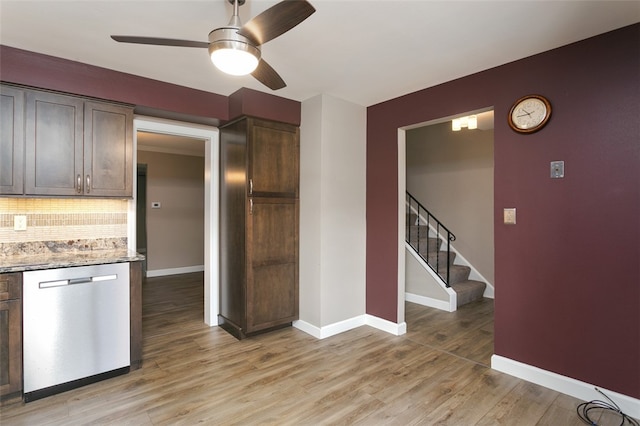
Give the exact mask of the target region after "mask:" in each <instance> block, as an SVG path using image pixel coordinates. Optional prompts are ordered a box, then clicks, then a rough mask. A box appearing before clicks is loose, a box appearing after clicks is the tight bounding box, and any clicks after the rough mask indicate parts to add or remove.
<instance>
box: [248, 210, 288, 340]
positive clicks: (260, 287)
mask: <svg viewBox="0 0 640 426" xmlns="http://www.w3.org/2000/svg"><path fill="white" fill-rule="evenodd" d="M248 208H249V212H248V241H247V258H248V261H247V332H249V333H252V332H255V331H259V330H262V329H266V328H271V327H275V326H278V325H284V324H287V323H290V322H292V321H294V320H296V319H298V201H297V200H296V199H292V198H279V199H276V198H253V199H251V200H250V202H249V206H248Z"/></svg>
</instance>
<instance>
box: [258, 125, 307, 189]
mask: <svg viewBox="0 0 640 426" xmlns="http://www.w3.org/2000/svg"><path fill="white" fill-rule="evenodd" d="M248 133H249V136H248V142H249V179H250V181H249V192H250V193H251V194H252V195H253V196H256V197H259V196H275V197H293V198H297V197H298V181H299V174H300V173H299V156H300V155H299V151H300V150H299V130H298V128H297V127H295V126H291V125H288V124H283V123H273V122H269V121H264V120H256V119H249V122H248Z"/></svg>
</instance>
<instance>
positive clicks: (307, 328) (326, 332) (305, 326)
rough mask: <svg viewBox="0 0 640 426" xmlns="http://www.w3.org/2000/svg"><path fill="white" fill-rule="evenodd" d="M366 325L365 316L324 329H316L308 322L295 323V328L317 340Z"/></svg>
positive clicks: (330, 325) (327, 326)
mask: <svg viewBox="0 0 640 426" xmlns="http://www.w3.org/2000/svg"><path fill="white" fill-rule="evenodd" d="M362 325H365V319H364V315H360V316H357V317H353V318H350V319H348V320H344V321H340V322H336V323H333V324H329V325H326V326H324V327H316V326H315V325H312V324H309V323H308V322H306V321H301V320H298V321H294V322H293V326H294V327H295V328H297V329H299V330H302V331H304V332H305V333H307V334H310V335H312V336H313V337H315V338H316V339H326V338H327V337H331V336H335V335H336V334H340V333H344V332H345V331H349V330H352V329H354V328H358V327H360V326H362Z"/></svg>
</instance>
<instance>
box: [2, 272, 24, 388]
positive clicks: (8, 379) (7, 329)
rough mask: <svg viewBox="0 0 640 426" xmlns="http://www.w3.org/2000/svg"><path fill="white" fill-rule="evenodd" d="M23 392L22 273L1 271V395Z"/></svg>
mask: <svg viewBox="0 0 640 426" xmlns="http://www.w3.org/2000/svg"><path fill="white" fill-rule="evenodd" d="M21 391H22V273H11V274H0V397H7V396H10V395H12V394H18V395H19V393H20V392H21Z"/></svg>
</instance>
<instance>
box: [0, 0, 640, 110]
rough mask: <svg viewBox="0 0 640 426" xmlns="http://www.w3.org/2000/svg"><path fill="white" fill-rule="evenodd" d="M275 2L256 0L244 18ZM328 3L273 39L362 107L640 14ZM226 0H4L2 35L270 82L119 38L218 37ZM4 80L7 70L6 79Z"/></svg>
mask: <svg viewBox="0 0 640 426" xmlns="http://www.w3.org/2000/svg"><path fill="white" fill-rule="evenodd" d="M275 3H277V1H276V0H247V2H246V4H245V5H244V6H242V7H241V8H240V16H241V18H242V20H243V22H246V21H248V20H249V19H250V18H251V17H253V16H255V15H257V14H258V13H260V12H262V11H263V10H265V9H267V8H268V7H270V6H272V5H273V4H275ZM311 3H312V4H313V5H314V6H315V8H316V9H317V12H316V13H315V14H313V15H311V17H309V18H308V19H307V20H306V21H304V22H303V23H302V24H300V25H299V26H297V27H295V28H294V29H292V30H291V31H289V32H288V33H286V34H284V35H282V36H281V37H278V38H276V39H274V40H272V41H270V42H268V43H266V44H265V45H264V46H263V49H262V51H263V52H262V53H263V58H265V60H266V61H267V62H269V64H270V65H271V66H272V67H274V68H275V69H276V70H277V71H278V73H279V74H280V75H281V76H282V77H283V78H284V80H285V81H286V82H287V84H288V87H286V88H284V89H282V90H279V91H276V92H273V93H274V94H277V95H279V96H283V97H286V98H290V99H295V100H298V101H303V100H305V99H308V98H310V97H313V96H315V95H317V94H320V93H325V94H329V95H333V96H336V97H338V98H342V99H345V100H348V101H351V102H354V103H357V104H360V105H363V106H369V105H373V104H376V103H379V102H382V101H385V100H388V99H391V98H395V97H397V96H401V95H404V94H407V93H410V92H414V91H416V90H420V89H424V88H427V87H431V86H434V85H437V84H440V83H443V82H446V81H450V80H453V79H455V78H458V77H462V76H465V75H469V74H472V73H475V72H478V71H482V70H485V69H488V68H492V67H495V66H498V65H501V64H504V63H507V62H511V61H514V60H517V59H521V58H524V57H527V56H530V55H533V54H536V53H540V52H543V51H546V50H549V49H553V48H556V47H559V46H562V45H565V44H568V43H572V42H575V41H578V40H581V39H584V38H587V37H590V36H594V35H597V34H601V33H604V32H607V31H610V30H612V29H616V28H620V27H623V26H626V25H630V24H633V23H637V22H639V21H640V1H579V0H573V1H542V0H538V1H515V0H514V1H427V0H413V1H401V0H387V1H373V0H346V1H345V0H341V1H335V0H311ZM231 12H232V6H231V4H229V3H228V1H227V0H199V1H188V0H160V1H158V0H156V1H153V0H129V1H114V0H109V1H99V0H75V1H60V0H44V1H31V0H20V1H15V0H14V1H11V0H0V43H1V44H4V45H7V46H12V47H17V48H21V49H26V50H31V51H35V52H40V53H46V54H49V55H53V56H58V57H62V58H67V59H71V60H76V61H80V62H84V63H88V64H92V65H97V66H101V67H105V68H110V69H114V70H118V71H123V72H127V73H132V74H136V75H140V76H144V77H149V78H153V79H157V80H161V81H166V82H171V83H175V84H179V85H184V86H188V87H192V88H196V89H201V90H205V91H209V92H214V93H218V94H221V95H229V94H231V93H233V92H235V91H236V90H238V89H239V88H241V87H249V88H252V89H256V90H260V91H264V92H269V93H271V91H270V90H269V89H267V88H266V87H264V86H262V85H261V84H260V83H258V82H257V81H255V80H254V79H253V78H252V77H250V76H247V77H231V76H227V75H224V74H222V73H221V72H219V71H217V69H215V68H214V67H213V65H212V64H211V63H210V61H209V58H208V55H207V51H206V49H191V48H176V47H163V46H143V45H127V44H121V43H116V42H114V41H113V40H111V39H110V38H109V35H111V34H120V35H141V36H153V37H166V38H179V39H189V40H199V41H207V34H208V33H209V31H211V30H212V29H214V28H217V27H219V26H223V25H226V24H227V23H228V21H229V18H230V15H231ZM0 78H1V76H0Z"/></svg>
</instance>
